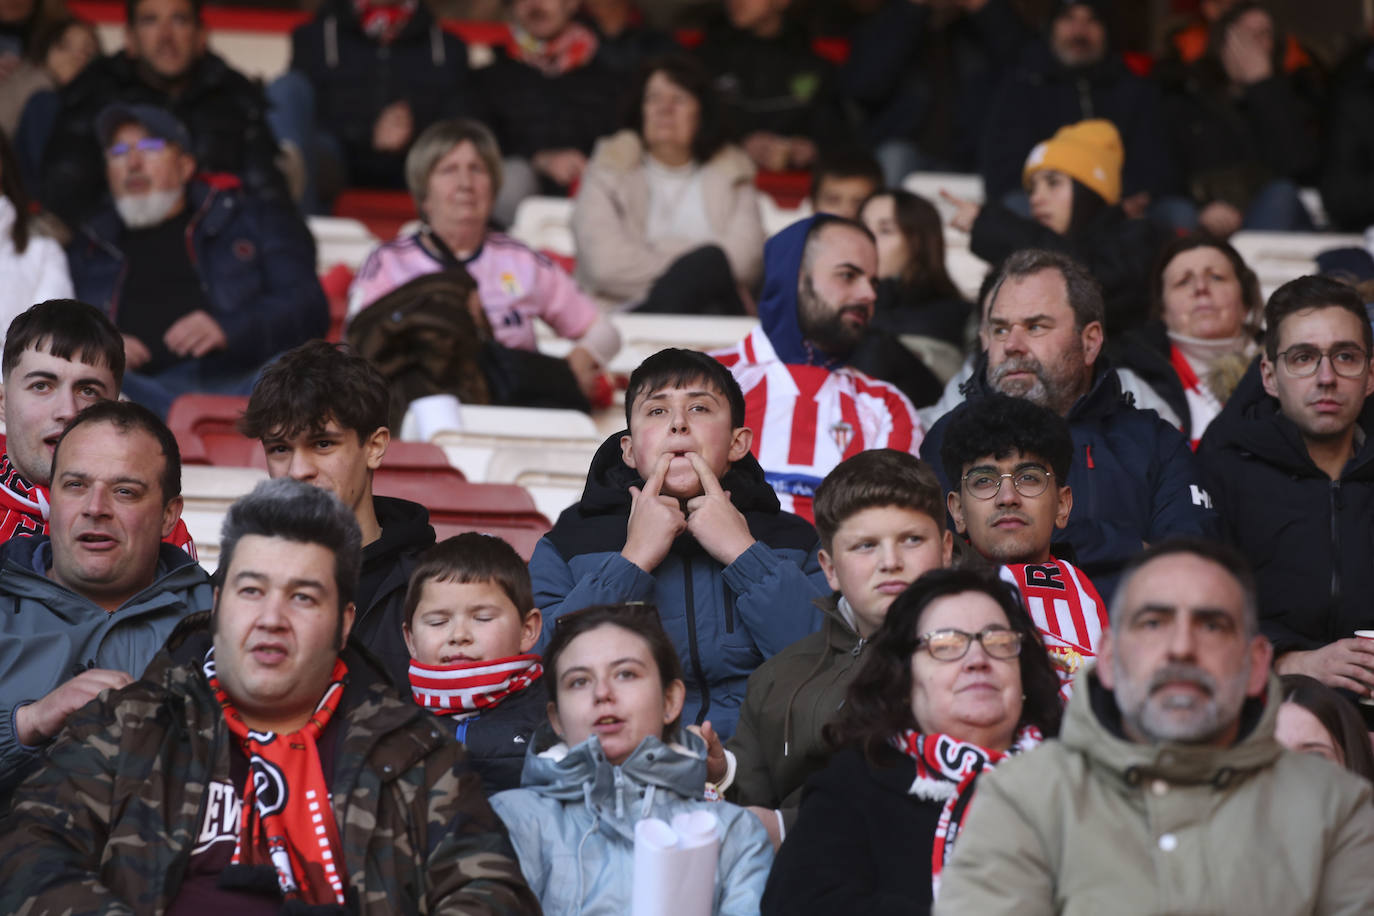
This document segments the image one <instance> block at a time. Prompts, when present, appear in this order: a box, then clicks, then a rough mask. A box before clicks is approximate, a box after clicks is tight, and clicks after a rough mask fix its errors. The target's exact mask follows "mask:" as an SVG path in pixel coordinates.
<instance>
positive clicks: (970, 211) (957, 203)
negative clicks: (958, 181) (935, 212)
mask: <svg viewBox="0 0 1374 916" xmlns="http://www.w3.org/2000/svg"><path fill="white" fill-rule="evenodd" d="M940 199H941V200H943V201H944V202H945V203H947V204H949V205H950V206H952V207H954V215H953V216H951V217H950V218H949V224H950V225H951V226H952V227H954V228H955V229H958V230H959V231H960V232H972V231H973V223H974V221H975V220H977V219H978V214H979V213H982V212H983V205H982V204H978V203H974V202H973V201H971V200H965V199H964V198H962V197H955V196H954V195H953V194H951V193H949V192H948V191H946V190H945V189H944V188H941V189H940Z"/></svg>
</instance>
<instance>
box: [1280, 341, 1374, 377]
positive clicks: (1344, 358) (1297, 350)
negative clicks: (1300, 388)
mask: <svg viewBox="0 0 1374 916" xmlns="http://www.w3.org/2000/svg"><path fill="white" fill-rule="evenodd" d="M1322 357H1326V358H1327V359H1329V360H1331V371H1332V372H1334V373H1336V374H1337V375H1339V376H1340V377H1341V378H1359V377H1360V375H1361V373H1363V372H1364V371H1365V370H1366V369H1368V368H1369V354H1368V353H1366V352H1365V351H1364V349H1363V348H1361V347H1357V346H1355V345H1354V344H1340V345H1338V346H1335V347H1332V348H1331V349H1329V350H1323V349H1321V348H1320V347H1313V346H1310V345H1308V344H1299V345H1297V346H1295V347H1289V348H1288V349H1287V350H1284V351H1283V352H1282V353H1280V354H1279V357H1278V358H1279V361H1280V362H1282V363H1283V368H1285V369H1287V370H1288V374H1289V375H1291V376H1293V377H1294V378H1311V377H1312V376H1314V375H1316V374H1317V369H1318V367H1320V366H1321V364H1322Z"/></svg>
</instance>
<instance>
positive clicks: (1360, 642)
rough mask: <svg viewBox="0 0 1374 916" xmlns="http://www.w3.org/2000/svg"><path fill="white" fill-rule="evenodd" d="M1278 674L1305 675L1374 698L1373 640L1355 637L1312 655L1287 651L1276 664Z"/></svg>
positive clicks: (1331, 685)
mask: <svg viewBox="0 0 1374 916" xmlns="http://www.w3.org/2000/svg"><path fill="white" fill-rule="evenodd" d="M1274 670H1275V671H1277V672H1278V673H1279V674H1306V675H1308V676H1309V677H1314V678H1316V679H1317V680H1319V681H1321V682H1322V683H1323V684H1325V685H1326V686H1328V687H1339V688H1341V689H1343V690H1350V691H1353V692H1355V693H1356V694H1358V695H1359V696H1362V697H1367V696H1374V639H1360V638H1359V637H1358V636H1352V637H1350V638H1348V639H1338V640H1336V641H1335V642H1333V643H1331V644H1330V645H1327V646H1322V647H1321V648H1320V649H1313V650H1312V651H1310V652H1285V653H1284V654H1283V655H1280V656H1279V657H1278V659H1277V660H1276V661H1275V662H1274Z"/></svg>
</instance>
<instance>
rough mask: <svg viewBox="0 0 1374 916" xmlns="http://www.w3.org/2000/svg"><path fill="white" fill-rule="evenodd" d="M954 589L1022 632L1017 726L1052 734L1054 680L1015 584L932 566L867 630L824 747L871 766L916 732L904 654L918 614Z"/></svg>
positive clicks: (1056, 710) (912, 646)
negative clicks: (846, 749)
mask: <svg viewBox="0 0 1374 916" xmlns="http://www.w3.org/2000/svg"><path fill="white" fill-rule="evenodd" d="M961 592H978V593H980V594H983V595H987V596H988V597H989V598H991V599H992V600H993V601H995V602H997V606H998V607H1000V608H1001V609H1002V611H1003V613H1005V614H1006V615H1007V622H1008V623H1009V624H1010V626H1011V628H1012V629H1013V630H1016V631H1017V632H1018V633H1020V634H1021V635H1022V641H1021V655H1020V656H1019V659H1020V663H1021V690H1022V693H1023V694H1024V696H1025V700H1024V702H1023V703H1022V705H1021V718H1020V720H1018V721H1017V723H1016V727H1017V729H1018V730H1019V729H1021V728H1023V727H1025V726H1027V725H1034V726H1035V727H1037V728H1038V729H1040V731H1041V733H1042V734H1044V735H1045V737H1047V738H1048V737H1050V736H1053V735H1057V734H1059V722H1060V720H1061V719H1062V718H1063V709H1062V707H1061V706H1060V702H1059V677H1058V675H1056V674H1055V673H1054V668H1053V667H1051V665H1050V657H1049V655H1048V654H1047V653H1046V651H1045V644H1044V643H1043V642H1042V641H1041V639H1040V634H1039V632H1038V631H1037V630H1036V629H1035V624H1034V622H1032V621H1031V618H1030V615H1029V614H1027V613H1026V610H1025V608H1023V607H1022V606H1021V599H1020V595H1019V594H1018V593H1017V592H1016V589H1015V588H1014V587H1013V586H1011V585H1008V584H1007V583H1005V582H1003V581H1002V580H1000V579H998V578H997V576H996V574H995V573H992V572H982V571H977V570H972V569H936V570H931V571H930V572H928V573H926V574H925V575H924V576H922V577H921V578H919V579H917V580H916V581H915V582H913V583H911V585H910V587H908V588H907V590H906V591H904V592H902V594H901V595H899V596H898V597H897V600H896V601H894V602H892V607H891V608H889V609H888V612H887V619H886V620H885V621H883V625H882V626H881V627H880V628H879V629H878V632H877V633H875V634H874V635H873V640H872V645H871V647H870V648H869V652H868V660H867V661H866V662H864V664H863V667H861V668H860V669H859V673H858V674H857V675H855V677H854V681H853V682H852V683H851V684H850V685H849V691H848V693H846V694H845V699H844V705H843V706H841V707H840V713H839V715H838V717H837V718H836V719H835V720H834V721H832V722H830V723H829V724H828V725H826V726H825V729H824V730H823V732H822V735H823V736H824V738H825V740H826V742H827V743H829V744H830V746H831V747H833V748H836V749H838V748H840V747H843V746H845V745H856V746H857V747H858V748H859V749H860V750H861V751H863V754H864V756H865V757H866V758H867V759H868V761H869V762H870V763H876V761H877V760H878V754H879V752H880V751H881V750H882V749H883V748H884V747H887V746H889V743H890V742H891V741H892V738H893V736H894V735H897V734H899V733H901V732H902V731H905V730H906V729H909V728H914V729H916V730H918V731H919V730H921V728H922V726H921V723H920V722H917V721H916V716H915V714H914V713H913V712H912V710H911V688H912V684H911V656H912V655H913V654H915V653H916V652H917V651H919V650H918V649H917V648H916V641H917V637H918V636H919V625H920V621H921V615H922V614H924V613H925V610H926V608H927V607H929V606H930V605H931V603H932V602H934V601H935V600H936V599H937V598H944V597H946V596H948V595H957V594H960V593H961Z"/></svg>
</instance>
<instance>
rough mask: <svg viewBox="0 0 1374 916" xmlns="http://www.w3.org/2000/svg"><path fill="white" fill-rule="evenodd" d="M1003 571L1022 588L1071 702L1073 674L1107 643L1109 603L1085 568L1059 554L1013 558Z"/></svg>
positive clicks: (1064, 695)
mask: <svg viewBox="0 0 1374 916" xmlns="http://www.w3.org/2000/svg"><path fill="white" fill-rule="evenodd" d="M999 576H1000V577H1001V579H1002V581H1004V582H1010V583H1011V584H1012V585H1015V586H1016V589H1017V591H1019V592H1020V593H1021V600H1022V601H1023V602H1024V603H1025V605H1026V611H1027V612H1028V613H1029V614H1030V616H1031V620H1033V621H1035V628H1036V629H1037V630H1039V631H1040V637H1041V638H1042V639H1043V640H1044V641H1045V649H1046V651H1048V652H1049V654H1050V662H1051V663H1052V664H1053V665H1054V670H1055V673H1056V674H1058V675H1059V687H1060V690H1059V695H1060V697H1061V698H1062V699H1063V700H1064V701H1065V702H1067V701H1068V699H1069V697H1070V696H1071V695H1072V694H1073V678H1074V675H1075V674H1076V673H1077V671H1078V669H1079V668H1080V667H1082V665H1083V662H1084V661H1086V660H1087V659H1090V658H1093V657H1094V656H1096V655H1097V649H1098V647H1099V646H1100V645H1102V634H1103V633H1106V632H1107V629H1108V627H1109V622H1108V620H1107V603H1106V602H1105V601H1103V600H1102V596H1101V595H1099V594H1098V593H1097V588H1096V586H1094V585H1093V584H1092V581H1091V580H1089V579H1088V577H1087V576H1086V575H1085V574H1084V573H1083V570H1081V569H1078V568H1077V567H1075V566H1074V565H1073V564H1072V563H1069V562H1067V561H1065V560H1059V559H1055V558H1054V557H1051V558H1050V559H1049V562H1046V563H1009V564H1007V565H1006V566H1003V567H1002V568H1001V571H1000V572H999Z"/></svg>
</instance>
